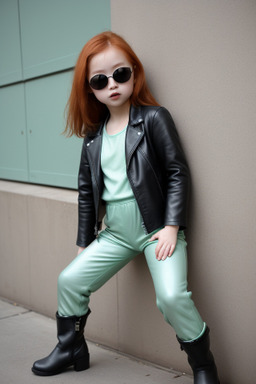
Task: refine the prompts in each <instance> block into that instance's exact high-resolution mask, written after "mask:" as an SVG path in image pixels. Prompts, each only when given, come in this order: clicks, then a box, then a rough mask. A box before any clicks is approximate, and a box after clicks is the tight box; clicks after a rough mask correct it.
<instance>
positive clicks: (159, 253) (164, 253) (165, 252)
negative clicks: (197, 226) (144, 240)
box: [150, 225, 179, 261]
mask: <svg viewBox="0 0 256 384" xmlns="http://www.w3.org/2000/svg"><path fill="white" fill-rule="evenodd" d="M178 230H179V226H178V225H166V226H165V227H164V228H163V229H161V230H160V231H158V232H157V233H155V234H154V235H153V236H152V237H151V239H150V241H153V240H158V244H157V246H156V251H155V252H156V258H157V260H159V261H160V260H165V259H166V258H167V257H171V255H172V254H173V252H174V250H175V247H176V243H177V234H178Z"/></svg>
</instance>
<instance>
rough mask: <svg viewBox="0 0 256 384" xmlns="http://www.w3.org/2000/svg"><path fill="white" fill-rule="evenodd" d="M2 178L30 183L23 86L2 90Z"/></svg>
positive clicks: (0, 128)
mask: <svg viewBox="0 0 256 384" xmlns="http://www.w3.org/2000/svg"><path fill="white" fill-rule="evenodd" d="M0 177H1V178H3V179H15V180H20V181H28V172H27V140H26V122H25V105H24V85H23V84H16V85H12V86H9V87H4V88H0Z"/></svg>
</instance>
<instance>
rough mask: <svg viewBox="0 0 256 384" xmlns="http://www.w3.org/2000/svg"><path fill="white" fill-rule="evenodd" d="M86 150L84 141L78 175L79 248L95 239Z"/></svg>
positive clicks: (91, 190)
mask: <svg viewBox="0 0 256 384" xmlns="http://www.w3.org/2000/svg"><path fill="white" fill-rule="evenodd" d="M86 148H87V147H86V139H85V140H84V143H83V148H82V154H81V161H80V167H79V175H78V234H77V242H76V244H77V245H78V246H80V247H87V246H88V245H89V244H90V243H91V242H92V241H93V240H94V239H95V234H94V226H95V222H96V219H95V208H94V200H93V189H92V178H91V170H90V166H89V162H88V158H87V150H86Z"/></svg>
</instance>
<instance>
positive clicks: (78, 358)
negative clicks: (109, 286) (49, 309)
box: [32, 310, 91, 376]
mask: <svg viewBox="0 0 256 384" xmlns="http://www.w3.org/2000/svg"><path fill="white" fill-rule="evenodd" d="M90 312H91V311H90V310H89V311H88V313H87V314H86V315H84V316H81V317H76V316H71V317H61V316H59V315H58V313H56V319H57V337H58V340H59V343H58V344H57V345H56V347H55V348H54V350H53V351H52V352H51V353H50V355H49V356H47V357H45V358H44V359H41V360H37V361H36V362H35V363H34V365H33V367H32V371H33V372H34V373H35V374H36V375H39V376H52V375H57V374H58V373H61V372H63V371H64V370H65V369H66V368H68V367H70V366H72V365H73V366H74V369H75V371H83V370H85V369H88V368H89V366H90V362H89V352H88V347H87V344H86V341H85V339H84V327H85V324H86V320H87V317H88V315H89V314H90Z"/></svg>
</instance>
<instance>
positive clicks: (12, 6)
mask: <svg viewBox="0 0 256 384" xmlns="http://www.w3.org/2000/svg"><path fill="white" fill-rule="evenodd" d="M0 56H1V58H0V85H3V84H8V83H13V82H15V81H19V80H21V79H22V67H21V52H20V37H19V15H18V0H1V1H0Z"/></svg>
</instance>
